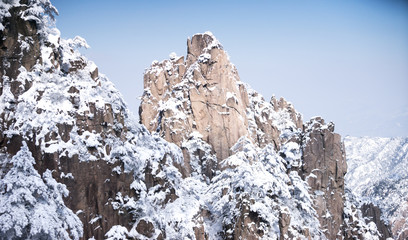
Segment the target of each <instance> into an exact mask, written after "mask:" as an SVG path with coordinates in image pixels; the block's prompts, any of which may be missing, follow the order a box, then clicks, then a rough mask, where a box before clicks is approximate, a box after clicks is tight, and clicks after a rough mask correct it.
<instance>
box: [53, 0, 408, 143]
mask: <svg viewBox="0 0 408 240" xmlns="http://www.w3.org/2000/svg"><path fill="white" fill-rule="evenodd" d="M52 2H53V4H54V6H56V7H57V8H58V10H59V13H60V16H57V18H56V19H57V28H59V29H60V31H61V35H62V37H64V38H72V37H74V36H76V35H79V36H81V37H84V38H85V39H86V40H87V42H88V44H89V45H90V46H91V48H90V49H88V50H84V51H83V53H84V54H85V55H86V56H87V57H88V58H89V59H90V60H92V61H94V62H95V63H96V65H98V67H99V72H100V73H104V74H106V75H107V76H108V78H109V79H110V80H111V81H112V82H113V83H114V84H115V86H116V87H117V88H118V89H119V90H120V92H121V93H122V94H123V96H124V99H125V101H126V102H127V104H128V106H129V108H130V110H131V111H133V113H134V114H135V115H137V114H138V105H139V101H138V100H137V96H141V95H142V92H143V72H144V69H145V68H148V67H149V65H150V64H151V62H152V61H153V60H159V61H161V60H164V59H166V58H168V55H169V54H170V53H171V52H176V53H177V54H178V55H180V56H181V55H185V54H186V48H187V47H186V40H187V37H191V36H192V35H193V34H195V33H198V32H205V31H211V32H213V34H214V35H215V36H216V37H217V39H218V40H219V41H220V42H221V43H222V44H223V46H224V49H225V50H226V51H227V52H228V54H229V55H230V60H231V62H232V63H234V64H235V65H236V67H237V69H238V72H239V75H240V77H241V80H242V81H243V82H246V83H248V84H249V85H250V86H251V87H252V88H253V89H255V90H257V91H258V92H259V93H260V94H262V95H263V96H264V97H265V99H267V100H269V99H270V97H271V96H272V95H275V96H276V97H280V96H283V97H284V98H285V99H287V100H288V101H290V102H292V103H293V104H294V106H295V108H296V109H297V110H298V111H299V112H300V113H302V114H303V116H304V121H307V120H308V119H309V118H310V117H312V116H316V115H318V116H322V117H323V118H324V119H325V120H326V121H334V122H335V124H336V132H338V133H340V134H342V135H343V136H346V135H351V136H379V137H395V136H408V95H407V90H408V67H407V66H408V44H407V43H408V3H407V2H406V1H396V0H394V1H368V0H364V1H363V0H361V1H351V0H347V1H342V2H325V1H312V2H307V3H306V2H302V1H291V2H287V1H285V2H284V1H279V2H278V1H276V2H275V1H274V2H269V1H259V2H257V3H253V2H245V1H223V2H216V1H206V2H205V3H204V2H201V3H198V2H188V1H171V2H170V1H169V2H167V1H155V2H147V1H120V2H112V1H106V0H103V1H79V0H73V1H63V0H55V1H52Z"/></svg>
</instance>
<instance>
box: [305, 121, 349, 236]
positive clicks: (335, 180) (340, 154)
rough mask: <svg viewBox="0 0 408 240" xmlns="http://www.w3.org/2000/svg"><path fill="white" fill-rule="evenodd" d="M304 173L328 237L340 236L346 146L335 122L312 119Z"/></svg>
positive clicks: (307, 141) (306, 127)
mask: <svg viewBox="0 0 408 240" xmlns="http://www.w3.org/2000/svg"><path fill="white" fill-rule="evenodd" d="M305 129H306V134H305V138H306V139H305V144H304V147H303V166H302V174H303V175H304V177H305V179H306V180H307V182H308V184H309V186H310V188H311V191H312V192H313V195H314V196H315V198H314V204H315V209H316V211H317V215H318V216H319V221H320V224H321V227H322V228H323V229H325V230H326V236H327V237H328V238H329V239H336V238H340V237H341V235H340V234H341V232H342V229H341V227H342V224H343V220H344V219H343V212H344V200H345V199H344V175H345V174H346V171H347V164H346V156H345V149H344V146H343V143H342V141H341V137H340V135H339V134H336V133H334V132H333V131H334V124H333V123H329V124H327V125H326V124H325V122H324V120H323V119H321V118H319V117H317V118H313V119H312V120H311V121H310V122H308V123H307V124H306V125H305Z"/></svg>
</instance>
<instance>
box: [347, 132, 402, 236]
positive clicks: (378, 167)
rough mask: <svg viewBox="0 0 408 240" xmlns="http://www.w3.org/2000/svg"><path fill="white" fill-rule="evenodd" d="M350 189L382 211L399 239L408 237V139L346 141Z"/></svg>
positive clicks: (350, 138)
mask: <svg viewBox="0 0 408 240" xmlns="http://www.w3.org/2000/svg"><path fill="white" fill-rule="evenodd" d="M344 144H345V146H346V152H347V164H348V172H347V174H346V176H345V178H346V183H347V187H348V188H349V189H350V190H351V191H352V192H353V194H354V195H356V196H358V197H359V198H360V200H362V201H364V202H372V203H374V204H375V205H377V206H379V207H380V208H381V210H382V213H383V214H382V217H383V218H384V220H386V221H387V222H388V223H389V224H390V226H391V230H392V232H393V235H394V236H395V237H396V239H406V238H407V237H408V218H407V216H408V215H407V214H408V170H407V169H408V138H403V137H398V138H379V137H360V138H358V137H345V138H344Z"/></svg>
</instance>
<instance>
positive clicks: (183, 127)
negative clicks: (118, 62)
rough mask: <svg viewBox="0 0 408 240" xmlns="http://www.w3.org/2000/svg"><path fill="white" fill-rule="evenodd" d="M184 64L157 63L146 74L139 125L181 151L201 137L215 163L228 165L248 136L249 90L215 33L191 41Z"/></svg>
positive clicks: (177, 60)
mask: <svg viewBox="0 0 408 240" xmlns="http://www.w3.org/2000/svg"><path fill="white" fill-rule="evenodd" d="M182 59H183V58H173V60H172V59H170V60H165V61H163V62H161V63H153V65H152V66H151V67H150V69H149V70H148V71H146V73H145V76H144V86H145V91H144V94H143V97H142V104H141V106H140V119H141V122H142V123H143V124H144V125H145V126H147V128H148V129H149V130H150V131H152V132H154V131H158V132H159V133H160V135H161V136H163V137H164V138H165V139H166V140H168V141H171V142H174V143H176V144H177V145H178V146H180V147H183V143H184V142H185V141H186V140H188V139H189V138H190V137H191V134H193V133H194V132H197V133H198V134H199V135H200V138H201V139H202V140H203V141H205V142H207V143H208V144H209V145H210V146H211V147H212V149H213V153H214V154H215V155H216V157H217V159H219V160H222V159H225V158H227V157H228V156H230V155H231V153H230V150H229V149H230V148H231V147H232V146H233V145H234V144H235V143H236V142H237V140H238V139H239V138H240V137H242V136H249V135H250V134H249V132H248V121H247V118H246V108H247V107H248V105H249V100H248V94H247V92H246V89H245V87H244V86H243V85H242V83H241V82H240V80H239V76H238V73H237V70H236V68H235V66H234V65H232V64H231V63H230V62H229V59H228V55H227V54H226V53H225V52H224V50H223V49H222V47H221V44H220V43H219V42H218V40H216V38H215V37H214V36H213V35H212V34H211V33H204V34H196V35H194V36H193V37H192V38H191V40H188V56H187V61H186V62H183V60H182ZM197 136H198V135H197ZM185 156H186V159H189V158H190V156H189V154H187V153H186V154H185ZM186 164H187V165H188V161H187V162H186ZM187 168H188V167H187Z"/></svg>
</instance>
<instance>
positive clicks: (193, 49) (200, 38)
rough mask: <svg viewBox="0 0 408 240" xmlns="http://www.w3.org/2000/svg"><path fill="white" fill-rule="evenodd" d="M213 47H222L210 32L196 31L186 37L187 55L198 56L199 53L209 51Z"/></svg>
mask: <svg viewBox="0 0 408 240" xmlns="http://www.w3.org/2000/svg"><path fill="white" fill-rule="evenodd" d="M213 48H216V49H223V47H222V45H221V43H220V42H219V41H218V40H217V39H216V38H215V36H214V35H213V34H212V33H211V32H205V33H202V34H201V33H198V34H195V35H193V37H192V38H191V39H190V38H189V39H187V56H189V55H192V56H193V57H195V58H198V57H199V56H200V55H201V54H205V53H209V52H210V51H211V50H212V49H213Z"/></svg>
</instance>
